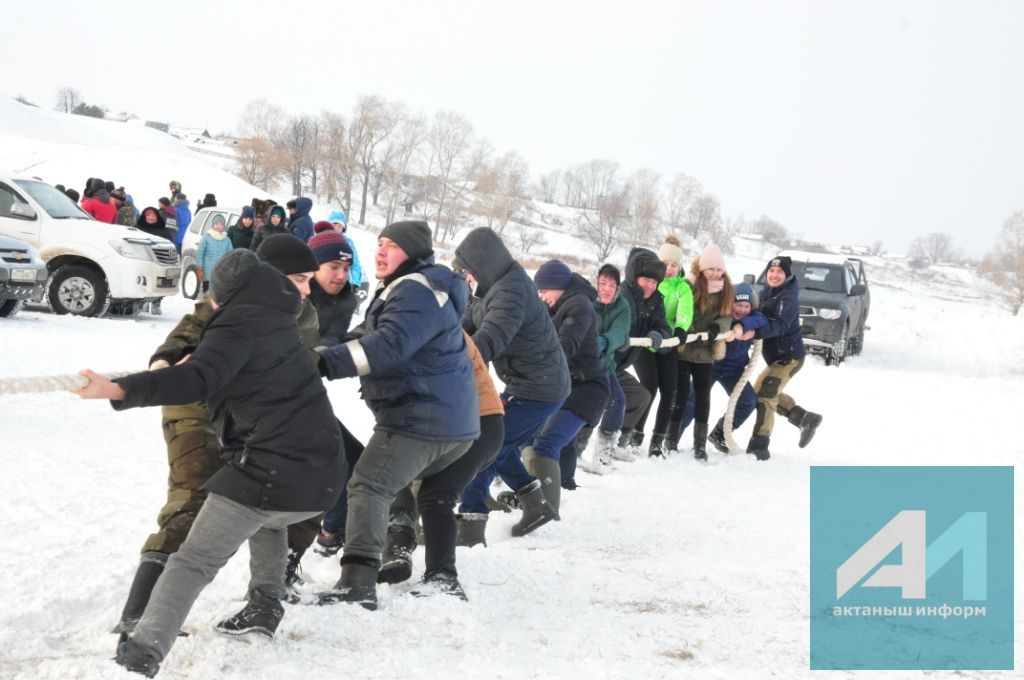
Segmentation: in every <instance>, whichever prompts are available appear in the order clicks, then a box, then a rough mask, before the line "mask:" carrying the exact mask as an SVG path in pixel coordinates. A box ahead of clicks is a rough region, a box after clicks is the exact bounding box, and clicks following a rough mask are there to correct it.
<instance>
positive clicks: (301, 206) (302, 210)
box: [295, 196, 313, 217]
mask: <svg viewBox="0 0 1024 680" xmlns="http://www.w3.org/2000/svg"><path fill="white" fill-rule="evenodd" d="M312 209H313V199H311V198H308V197H306V196H299V197H298V198H296V199H295V216H296V217H306V216H307V215H309V211H310V210H312Z"/></svg>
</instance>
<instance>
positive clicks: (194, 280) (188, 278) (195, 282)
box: [181, 264, 202, 300]
mask: <svg viewBox="0 0 1024 680" xmlns="http://www.w3.org/2000/svg"><path fill="white" fill-rule="evenodd" d="M201 289H202V286H201V285H200V284H199V277H198V276H196V266H195V264H189V265H188V267H187V268H185V269H183V270H182V272H181V294H182V295H184V296H185V297H186V298H188V299H189V300H195V299H196V298H197V297H199V292H200V290H201Z"/></svg>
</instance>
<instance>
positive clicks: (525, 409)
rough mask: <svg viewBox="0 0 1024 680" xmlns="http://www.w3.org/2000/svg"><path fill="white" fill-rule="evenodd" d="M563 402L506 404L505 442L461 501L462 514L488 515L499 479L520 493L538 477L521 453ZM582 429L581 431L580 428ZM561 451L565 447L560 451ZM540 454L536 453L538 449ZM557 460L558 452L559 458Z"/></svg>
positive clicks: (516, 399)
mask: <svg viewBox="0 0 1024 680" xmlns="http://www.w3.org/2000/svg"><path fill="white" fill-rule="evenodd" d="M561 407H562V402H560V401H555V402H548V401H533V400H530V399H521V398H519V397H508V398H507V399H506V400H505V418H504V421H505V438H504V440H502V442H501V449H500V450H499V451H498V457H497V458H495V460H494V462H493V463H492V464H490V465H488V466H487V467H485V468H483V469H482V470H480V472H478V473H477V475H476V477H474V478H473V481H472V482H470V483H469V486H467V487H466V489H465V490H464V491H463V492H462V496H461V497H460V500H461V503H460V504H459V512H463V513H466V512H473V513H486V512H490V510H489V509H488V508H487V497H488V489H489V487H490V486H491V482H492V481H494V476H495V475H501V479H502V481H504V482H505V483H506V484H508V486H509V488H510V489H512V490H513V491H518V490H519V489H522V488H523V487H524V486H526V485H527V484H529V483H530V482H532V481H533V480H534V479H536V477H534V476H533V475H531V474H530V473H529V472H527V471H526V468H525V467H524V466H523V459H522V457H521V456H520V455H519V449H520V448H521V447H522V446H523V445H524V444H526V443H528V442H529V441H530V440H531V439H532V438H533V436H534V435H535V434H536V433H537V430H539V429H540V428H541V427H542V426H543V425H544V423H545V421H547V419H548V418H549V417H551V415H552V414H553V413H555V411H557V410H558V409H559V408H561ZM577 429H578V428H577ZM559 448H561V447H559ZM534 450H535V451H536V449H534ZM552 457H557V450H556V456H552Z"/></svg>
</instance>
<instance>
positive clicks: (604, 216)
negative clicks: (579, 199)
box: [576, 187, 629, 262]
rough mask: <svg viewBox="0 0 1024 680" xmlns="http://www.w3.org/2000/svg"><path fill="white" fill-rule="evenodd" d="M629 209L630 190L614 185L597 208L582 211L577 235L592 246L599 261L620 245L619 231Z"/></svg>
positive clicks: (606, 257)
mask: <svg viewBox="0 0 1024 680" xmlns="http://www.w3.org/2000/svg"><path fill="white" fill-rule="evenodd" d="M628 211H629V191H628V190H627V189H626V188H625V187H613V188H612V189H611V190H610V193H608V194H607V195H605V197H604V198H603V199H602V200H601V202H600V205H599V206H598V208H597V209H596V210H582V211H580V216H579V219H578V220H577V223H576V233H577V235H578V236H579V237H580V238H582V239H583V240H585V241H586V242H587V244H588V245H589V246H590V247H591V250H592V251H593V252H594V255H596V256H597V261H598V262H604V261H605V260H607V259H608V256H609V255H611V254H612V252H613V251H614V250H615V246H616V245H618V243H619V239H620V234H619V231H620V229H621V227H622V225H623V223H624V222H625V221H626V217H627V214H628Z"/></svg>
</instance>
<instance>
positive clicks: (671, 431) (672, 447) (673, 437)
mask: <svg viewBox="0 0 1024 680" xmlns="http://www.w3.org/2000/svg"><path fill="white" fill-rule="evenodd" d="M682 434H683V421H682V420H670V421H668V433H667V434H666V435H665V448H666V449H668V452H669V453H679V437H681V436H682Z"/></svg>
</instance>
